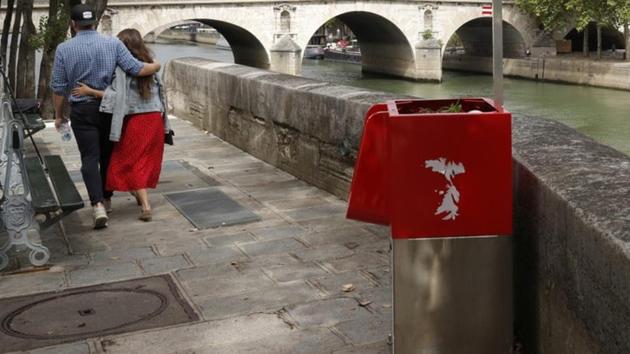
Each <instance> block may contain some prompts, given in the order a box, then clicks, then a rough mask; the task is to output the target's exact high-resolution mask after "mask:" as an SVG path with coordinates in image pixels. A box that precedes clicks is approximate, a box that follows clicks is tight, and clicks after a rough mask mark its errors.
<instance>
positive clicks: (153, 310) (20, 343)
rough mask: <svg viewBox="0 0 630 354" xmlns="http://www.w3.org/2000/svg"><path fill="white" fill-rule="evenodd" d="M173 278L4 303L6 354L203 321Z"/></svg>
mask: <svg viewBox="0 0 630 354" xmlns="http://www.w3.org/2000/svg"><path fill="white" fill-rule="evenodd" d="M198 320H199V317H198V316H197V314H196V313H195V312H194V311H193V309H192V307H191V306H190V305H189V304H188V303H187V302H186V301H185V300H184V299H183V297H182V296H181V295H180V292H179V291H178V289H177V287H176V285H175V283H173V281H172V279H171V278H170V276H168V275H163V276H156V277H150V278H143V279H134V280H130V281H125V282H119V283H110V284H103V285H97V286H91V287H87V288H79V289H70V290H66V291H63V292H58V293H45V294H35V295H29V296H21V297H14V298H9V299H2V300H0V343H2V348H1V351H3V352H4V351H21V350H30V349H34V348H39V347H46V346H50V345H56V344H61V343H66V342H73V341H77V340H81V339H86V338H91V337H97V336H99V337H100V336H104V335H112V334H119V333H125V332H131V331H137V330H143V329H151V328H159V327H164V326H169V325H174V324H179V323H185V322H193V321H198Z"/></svg>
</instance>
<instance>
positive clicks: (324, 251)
mask: <svg viewBox="0 0 630 354" xmlns="http://www.w3.org/2000/svg"><path fill="white" fill-rule="evenodd" d="M291 254H292V255H294V256H295V257H297V258H299V259H300V260H302V261H304V262H311V261H325V260H331V259H338V258H345V257H349V256H351V255H352V254H354V251H352V250H350V249H349V248H348V247H346V246H343V245H339V244H328V245H323V246H321V247H316V248H307V249H303V250H298V251H293V252H291Z"/></svg>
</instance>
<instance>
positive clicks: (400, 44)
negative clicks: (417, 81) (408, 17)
mask: <svg viewBox="0 0 630 354" xmlns="http://www.w3.org/2000/svg"><path fill="white" fill-rule="evenodd" d="M334 18H337V19H339V20H341V21H342V22H343V23H345V24H346V25H347V26H348V27H349V28H350V30H352V32H353V33H354V34H355V35H356V37H357V40H358V41H359V45H360V47H361V65H362V70H363V71H364V72H374V73H383V74H389V75H396V76H402V77H412V78H413V77H414V76H415V51H414V47H413V45H412V43H411V42H410V39H409V38H408V37H407V36H406V35H405V33H404V32H403V30H401V28H400V27H399V26H398V25H397V24H396V23H395V22H394V21H393V20H391V19H388V18H386V17H385V16H383V15H380V14H376V13H373V12H368V11H346V12H340V13H337V14H334V15H332V16H328V17H326V18H323V19H320V21H317V22H316V21H312V23H311V26H310V28H308V29H306V30H304V31H303V33H305V34H307V36H303V38H300V42H299V45H300V47H302V48H306V45H307V44H308V42H309V40H310V38H311V37H312V36H313V34H315V33H316V32H317V30H318V29H319V28H320V27H322V26H324V25H325V24H326V22H328V21H330V20H332V19H334Z"/></svg>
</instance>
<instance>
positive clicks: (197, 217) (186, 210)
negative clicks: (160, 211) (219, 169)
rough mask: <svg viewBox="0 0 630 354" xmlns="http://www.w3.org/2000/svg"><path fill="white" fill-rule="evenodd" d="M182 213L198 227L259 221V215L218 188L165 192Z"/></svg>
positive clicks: (204, 227)
mask: <svg viewBox="0 0 630 354" xmlns="http://www.w3.org/2000/svg"><path fill="white" fill-rule="evenodd" d="M164 197H165V198H166V199H167V200H168V201H169V202H171V204H173V206H174V207H175V208H177V210H179V212H180V213H182V215H184V216H185V217H186V219H188V220H189V221H190V222H191V223H192V224H193V225H195V227H197V228H198V229H207V228H212V227H218V226H230V225H237V224H244V223H248V222H253V221H258V220H260V218H259V217H258V215H256V214H254V213H252V212H251V211H249V210H247V209H245V208H244V207H243V206H241V205H240V204H238V203H237V202H235V201H234V200H233V199H232V198H230V197H228V196H227V195H226V194H225V193H223V192H221V191H220V190H218V189H217V188H204V189H197V190H192V191H184V192H175V193H168V194H164Z"/></svg>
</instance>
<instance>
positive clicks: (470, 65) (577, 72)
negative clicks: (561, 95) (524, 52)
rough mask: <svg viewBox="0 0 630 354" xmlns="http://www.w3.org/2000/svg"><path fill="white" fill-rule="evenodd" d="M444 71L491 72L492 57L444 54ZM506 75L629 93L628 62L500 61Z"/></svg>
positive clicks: (574, 60)
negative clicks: (627, 91)
mask: <svg viewBox="0 0 630 354" xmlns="http://www.w3.org/2000/svg"><path fill="white" fill-rule="evenodd" d="M442 63H443V64H442V65H443V66H442V67H443V68H444V69H446V70H455V71H464V72H472V73H483V74H491V73H492V58H488V57H475V56H466V55H445V56H444V60H443V62H442ZM503 70H504V73H505V75H506V76H510V77H516V78H522V79H532V80H539V81H549V82H561V83H570V84H577V85H588V86H594V87H604V88H613V89H619V90H629V91H630V62H616V61H608V60H606V61H596V60H589V59H582V58H562V57H546V58H522V59H511V58H506V59H503Z"/></svg>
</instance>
